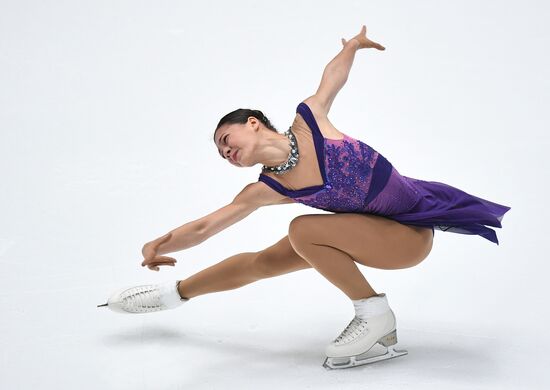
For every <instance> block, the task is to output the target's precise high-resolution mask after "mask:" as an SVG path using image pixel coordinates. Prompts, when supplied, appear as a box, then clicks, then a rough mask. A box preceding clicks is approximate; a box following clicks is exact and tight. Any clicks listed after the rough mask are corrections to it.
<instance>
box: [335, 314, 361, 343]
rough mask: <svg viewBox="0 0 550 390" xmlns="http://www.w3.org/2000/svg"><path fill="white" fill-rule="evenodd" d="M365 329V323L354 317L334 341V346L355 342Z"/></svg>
mask: <svg viewBox="0 0 550 390" xmlns="http://www.w3.org/2000/svg"><path fill="white" fill-rule="evenodd" d="M366 327H367V322H366V321H364V320H362V319H361V318H359V317H357V316H355V317H353V319H352V320H351V322H350V323H349V324H348V326H346V328H345V329H344V330H343V331H342V333H340V335H339V336H338V337H337V338H336V339H334V343H335V344H345V343H348V342H350V341H353V340H355V339H356V338H357V337H358V336H359V335H360V334H361V333H363V330H365V328H366Z"/></svg>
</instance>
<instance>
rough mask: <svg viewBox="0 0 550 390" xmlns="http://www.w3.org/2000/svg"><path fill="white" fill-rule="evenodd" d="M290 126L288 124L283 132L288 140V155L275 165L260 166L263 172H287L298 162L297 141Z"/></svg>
mask: <svg viewBox="0 0 550 390" xmlns="http://www.w3.org/2000/svg"><path fill="white" fill-rule="evenodd" d="M291 128H292V126H290V127H289V128H288V130H287V131H285V132H284V133H283V134H284V135H285V136H287V138H288V139H289V141H290V143H289V145H290V154H289V155H288V158H287V160H286V161H285V162H284V163H282V164H281V165H278V166H276V167H268V166H265V165H264V166H263V167H262V171H263V172H266V171H267V172H275V174H276V175H282V174H283V173H285V172H288V171H289V170H290V169H291V168H293V167H295V166H296V164H298V157H299V156H300V155H299V154H298V141H297V140H296V137H295V136H294V134H293V133H292V131H291V130H290V129H291Z"/></svg>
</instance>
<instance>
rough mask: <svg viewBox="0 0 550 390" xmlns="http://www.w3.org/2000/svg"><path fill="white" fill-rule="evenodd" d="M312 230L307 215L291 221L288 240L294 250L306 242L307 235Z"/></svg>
mask: <svg viewBox="0 0 550 390" xmlns="http://www.w3.org/2000/svg"><path fill="white" fill-rule="evenodd" d="M308 226H309V228H308ZM310 228H311V224H310V222H309V221H308V218H307V215H300V216H298V217H296V218H294V219H293V220H292V221H290V224H289V225H288V240H289V241H290V243H291V244H292V247H293V248H294V249H296V248H297V247H298V245H299V244H300V243H302V242H304V241H305V240H306V234H307V233H308V232H309V231H310Z"/></svg>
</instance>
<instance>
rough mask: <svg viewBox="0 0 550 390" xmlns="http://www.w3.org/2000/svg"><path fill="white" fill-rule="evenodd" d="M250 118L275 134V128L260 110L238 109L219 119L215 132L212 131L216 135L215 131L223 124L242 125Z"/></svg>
mask: <svg viewBox="0 0 550 390" xmlns="http://www.w3.org/2000/svg"><path fill="white" fill-rule="evenodd" d="M251 116H253V117H254V118H256V119H257V120H259V121H260V122H262V123H263V124H264V125H265V127H267V128H268V129H269V130H271V131H274V132H277V129H276V128H275V126H273V125H272V124H271V122H270V121H269V119H267V117H266V116H265V115H264V114H263V112H261V111H260V110H251V109H249V108H239V109H237V110H235V111H232V112H230V113H229V114H227V115H225V116H224V117H223V118H222V119H220V121H219V122H218V126H216V130H214V134H216V131H217V130H218V129H219V128H220V127H222V126H223V125H225V124H229V125H233V124H237V123H238V124H241V125H244V124H245V123H246V122H247V121H248V118H249V117H251Z"/></svg>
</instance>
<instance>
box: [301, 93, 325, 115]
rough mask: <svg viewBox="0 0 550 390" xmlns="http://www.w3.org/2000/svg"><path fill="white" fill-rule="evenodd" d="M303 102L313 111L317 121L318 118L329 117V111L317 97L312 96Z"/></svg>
mask: <svg viewBox="0 0 550 390" xmlns="http://www.w3.org/2000/svg"><path fill="white" fill-rule="evenodd" d="M303 102H304V103H305V104H307V105H308V107H309V108H310V109H311V111H312V112H313V114H314V115H315V118H316V119H317V118H319V119H323V118H326V117H327V116H328V111H327V110H326V108H325V106H324V105H323V103H322V102H321V99H319V98H318V97H317V96H316V95H312V96H310V97H308V98H306V99H304V100H303Z"/></svg>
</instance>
